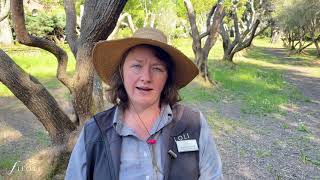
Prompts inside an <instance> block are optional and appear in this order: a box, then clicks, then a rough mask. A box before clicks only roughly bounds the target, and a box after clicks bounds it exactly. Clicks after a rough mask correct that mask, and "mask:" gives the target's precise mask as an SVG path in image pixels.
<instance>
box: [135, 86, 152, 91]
mask: <svg viewBox="0 0 320 180" xmlns="http://www.w3.org/2000/svg"><path fill="white" fill-rule="evenodd" d="M136 88H137V89H138V90H140V91H151V90H153V89H152V88H148V87H136Z"/></svg>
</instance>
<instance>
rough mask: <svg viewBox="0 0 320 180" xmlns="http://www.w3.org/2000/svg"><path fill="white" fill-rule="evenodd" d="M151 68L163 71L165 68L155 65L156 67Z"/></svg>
mask: <svg viewBox="0 0 320 180" xmlns="http://www.w3.org/2000/svg"><path fill="white" fill-rule="evenodd" d="M153 70H154V71H156V72H164V71H165V68H164V67H158V66H156V67H153Z"/></svg>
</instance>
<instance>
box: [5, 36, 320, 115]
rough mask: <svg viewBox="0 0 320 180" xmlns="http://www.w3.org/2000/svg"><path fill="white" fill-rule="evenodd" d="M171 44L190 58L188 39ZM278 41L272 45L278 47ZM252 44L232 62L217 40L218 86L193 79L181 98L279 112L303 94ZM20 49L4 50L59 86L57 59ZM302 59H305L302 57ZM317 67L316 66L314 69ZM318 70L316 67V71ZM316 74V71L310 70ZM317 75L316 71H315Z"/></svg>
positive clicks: (213, 57) (263, 42)
mask: <svg viewBox="0 0 320 180" xmlns="http://www.w3.org/2000/svg"><path fill="white" fill-rule="evenodd" d="M172 44H173V45H174V46H175V47H177V48H178V49H180V50H181V51H183V52H184V53H185V54H186V55H187V56H189V57H190V58H191V59H193V57H194V55H193V51H192V48H191V47H192V42H191V39H175V40H172ZM280 44H281V43H278V44H276V45H273V46H274V47H279V46H280ZM255 45H256V48H252V49H250V51H247V53H245V54H244V55H243V56H242V57H239V56H237V55H236V57H235V58H236V64H237V65H236V66H231V65H230V64H228V63H225V62H222V61H221V60H220V59H221V58H222V55H223V51H222V45H221V42H220V41H218V42H217V43H216V45H215V46H214V47H213V49H212V50H211V52H210V54H209V69H210V72H211V78H212V79H214V80H215V81H216V82H217V83H218V84H219V87H221V88H220V89H216V88H210V87H207V86H205V85H203V84H201V83H199V82H197V81H195V82H193V83H192V84H190V85H189V86H187V87H186V88H184V89H182V91H181V96H182V98H183V99H184V100H185V101H187V102H190V103H202V102H205V101H212V102H215V101H218V100H220V99H223V98H225V97H231V98H235V99H240V100H242V101H243V104H244V105H243V106H242V111H243V112H246V113H257V114H266V113H272V112H280V111H281V109H280V108H279V106H280V105H283V104H287V103H289V102H290V101H291V100H301V99H303V97H302V96H301V94H300V93H299V92H298V91H297V90H296V89H295V88H293V87H291V86H290V85H288V84H287V83H286V82H285V81H284V79H283V75H282V71H283V69H279V68H274V67H268V66H266V64H268V63H269V64H273V63H276V62H278V61H279V60H278V59H277V58H276V57H272V56H270V55H269V54H268V53H266V52H265V51H264V50H263V48H262V47H270V44H269V43H268V40H267V39H256V40H255ZM63 47H64V48H65V49H66V51H67V52H68V55H69V57H71V58H70V60H69V64H68V72H69V73H71V72H72V71H73V70H74V66H75V60H74V58H73V56H72V54H71V52H70V50H69V48H68V47H66V46H65V45H64V46H63ZM18 48H19V49H22V50H23V51H19V52H17V51H14V48H13V49H11V50H10V49H9V50H8V52H7V53H8V54H9V56H10V57H11V58H13V59H14V61H15V62H16V63H17V64H18V65H19V66H21V67H22V68H23V69H24V70H25V71H26V72H28V73H30V74H32V75H33V76H35V77H36V78H38V79H39V80H40V82H42V83H43V84H44V85H45V87H47V88H48V89H55V88H59V87H61V86H63V85H62V84H61V83H60V82H59V81H58V80H57V79H56V77H55V73H56V68H57V61H56V59H55V57H54V56H53V55H51V54H50V53H47V52H45V51H43V50H39V49H37V48H30V47H25V46H18ZM302 61H307V60H306V59H302ZM316 70H318V69H316ZM319 72H320V71H319ZM313 74H315V75H317V73H313ZM319 77H320V74H319ZM0 96H12V94H11V92H10V91H9V90H8V89H7V88H6V87H5V86H4V85H1V84H0Z"/></svg>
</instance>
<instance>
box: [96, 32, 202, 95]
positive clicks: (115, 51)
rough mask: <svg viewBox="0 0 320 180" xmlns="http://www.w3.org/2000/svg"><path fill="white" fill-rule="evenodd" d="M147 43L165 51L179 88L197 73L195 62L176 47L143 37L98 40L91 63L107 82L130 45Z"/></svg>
mask: <svg viewBox="0 0 320 180" xmlns="http://www.w3.org/2000/svg"><path fill="white" fill-rule="evenodd" d="M141 44H148V45H153V46H157V47H160V48H161V49H163V50H164V51H166V52H167V53H168V54H169V55H170V57H171V59H172V61H173V63H174V66H175V68H174V70H173V76H174V82H175V84H176V86H177V87H178V88H179V89H180V88H182V87H184V86H186V85H187V84H188V83H189V82H191V81H192V80H193V79H194V78H195V77H196V76H197V75H198V73H199V70H198V68H197V67H196V66H195V64H194V63H193V62H192V61H191V60H190V59H189V58H188V57H187V56H185V55H184V54H183V53H182V52H180V51H179V50H178V49H176V48H174V47H172V46H170V45H168V44H166V43H162V42H160V41H155V40H152V39H144V38H126V39H119V40H109V41H107V40H106V41H100V42H98V43H97V44H96V45H95V47H94V48H93V52H92V59H93V65H94V67H95V69H96V71H97V73H98V75H99V76H100V78H101V79H102V81H104V82H105V83H107V84H109V82H110V80H111V77H112V76H113V74H114V73H115V72H116V70H117V68H118V66H119V64H120V62H121V58H122V56H123V54H124V53H125V52H126V51H127V50H128V49H130V48H131V47H134V46H137V45H141Z"/></svg>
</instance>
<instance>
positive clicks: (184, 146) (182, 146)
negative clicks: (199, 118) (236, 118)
mask: <svg viewBox="0 0 320 180" xmlns="http://www.w3.org/2000/svg"><path fill="white" fill-rule="evenodd" d="M176 143H177V147H178V152H189V151H198V150H199V148H198V144H197V141H196V140H195V139H189V140H182V141H176Z"/></svg>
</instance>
